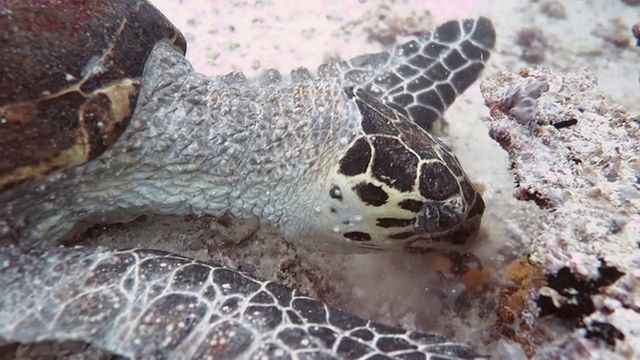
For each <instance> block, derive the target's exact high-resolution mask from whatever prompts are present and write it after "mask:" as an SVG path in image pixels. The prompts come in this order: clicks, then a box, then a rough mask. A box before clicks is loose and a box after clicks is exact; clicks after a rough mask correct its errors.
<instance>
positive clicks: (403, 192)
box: [322, 89, 485, 250]
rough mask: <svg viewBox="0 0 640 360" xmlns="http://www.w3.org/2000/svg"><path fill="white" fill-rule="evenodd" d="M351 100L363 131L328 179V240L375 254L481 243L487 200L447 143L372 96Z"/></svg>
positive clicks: (356, 93) (358, 93) (353, 94)
mask: <svg viewBox="0 0 640 360" xmlns="http://www.w3.org/2000/svg"><path fill="white" fill-rule="evenodd" d="M347 95H348V96H349V97H350V98H351V100H352V101H354V102H355V104H356V105H357V108H358V110H359V113H360V115H361V125H362V133H361V136H359V137H358V138H357V139H355V141H354V142H353V143H352V144H351V146H350V147H349V148H348V149H347V150H346V151H345V152H344V154H342V157H341V158H340V160H339V163H338V164H337V165H336V166H335V168H334V169H333V170H332V171H331V173H330V174H329V177H328V179H327V182H326V188H325V196H326V197H327V198H328V199H326V200H327V201H326V202H325V203H326V204H328V205H327V206H326V207H325V208H324V209H323V211H322V213H323V214H322V217H323V219H322V222H325V223H326V224H325V225H326V226H324V228H325V229H327V230H325V231H326V232H328V234H325V235H329V236H331V237H333V238H334V239H335V238H336V237H337V238H338V240H340V241H343V242H346V243H347V244H349V245H351V246H356V247H363V248H367V249H374V250H375V249H394V248H395V249H398V248H412V249H415V248H419V249H425V248H427V249H431V248H433V249H438V248H456V247H460V246H462V245H464V244H465V243H466V242H467V241H468V240H470V239H472V238H475V235H476V234H477V232H478V229H479V226H480V219H481V217H482V214H483V212H484V207H485V206H484V202H483V200H482V198H481V196H480V194H479V193H478V192H477V191H476V190H475V189H474V187H473V186H472V184H471V182H470V180H469V179H468V178H467V176H466V175H465V173H464V172H463V170H462V168H461V166H460V163H459V161H458V160H457V159H456V157H455V156H454V155H452V154H451V152H450V150H449V149H448V148H447V146H446V145H445V144H444V143H442V142H441V141H440V140H438V139H437V138H435V137H433V136H431V135H430V134H429V133H427V132H426V131H425V130H423V129H422V128H421V127H419V126H418V125H416V124H414V123H413V122H412V121H411V120H410V119H409V118H407V117H406V116H404V115H403V114H401V113H400V112H398V111H396V110H394V109H392V108H390V107H389V106H387V105H385V104H384V103H382V102H381V101H380V100H378V99H377V98H375V97H373V96H371V95H369V94H368V93H367V92H366V91H364V90H361V89H357V90H351V89H348V90H347Z"/></svg>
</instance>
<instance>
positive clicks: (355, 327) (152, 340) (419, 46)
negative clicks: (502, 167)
mask: <svg viewBox="0 0 640 360" xmlns="http://www.w3.org/2000/svg"><path fill="white" fill-rule="evenodd" d="M0 28H2V29H6V30H7V31H2V32H0V43H1V44H3V49H2V56H1V57H0V154H2V157H1V158H0V288H2V289H3V293H2V294H1V295H0V340H3V341H18V342H31V341H36V340H43V339H52V340H83V341H87V342H89V343H92V344H95V345H96V346H98V347H102V348H105V349H107V350H110V351H113V352H114V353H117V354H121V355H124V356H129V357H131V358H145V359H146V358H189V357H192V356H193V357H195V358H204V357H206V356H212V357H213V358H235V357H238V356H242V357H257V356H259V355H267V356H268V357H269V358H271V357H283V358H286V357H290V356H300V357H305V356H310V357H311V358H315V357H314V356H315V355H317V356H318V357H320V358H327V357H352V358H360V357H366V356H373V355H374V354H387V355H393V356H404V355H407V356H410V355H412V354H413V355H416V356H417V355H418V354H421V356H422V357H421V358H425V355H426V356H429V355H433V356H434V358H447V357H446V356H449V358H456V357H460V358H464V357H472V356H474V354H473V352H472V351H471V350H469V349H468V348H466V347H464V346H462V345H457V344H454V343H447V342H445V340H444V339H443V338H441V337H438V336H433V335H425V334H418V333H412V332H407V331H404V330H400V329H392V328H388V327H385V326H383V325H379V324H374V323H370V322H367V321H365V320H362V319H359V318H357V317H355V316H352V315H349V314H345V313H343V312H340V311H338V310H334V309H329V308H328V307H326V306H325V305H324V304H322V303H320V302H318V301H315V300H312V299H310V298H307V297H304V296H303V295H301V294H298V293H295V292H292V290H290V289H287V288H285V287H282V286H279V285H277V284H274V283H270V282H262V281H258V280H255V279H251V278H250V277H249V276H248V275H246V274H243V273H241V272H238V271H235V270H232V269H225V268H221V267H216V266H212V265H208V264H204V263H200V262H197V261H195V260H190V259H187V258H184V257H181V256H179V255H174V254H167V253H162V252H158V251H154V250H145V249H137V250H110V249H104V248H89V247H85V248H54V247H52V246H51V245H53V244H58V243H59V242H60V239H62V238H63V237H64V236H65V235H66V234H67V233H68V232H69V231H70V230H71V229H72V228H73V227H74V226H75V225H76V224H77V223H78V222H80V221H85V222H86V221H93V222H104V221H109V220H112V219H113V218H114V216H115V217H117V218H118V219H122V218H125V217H127V218H129V217H135V216H138V215H139V214H142V213H146V212H154V213H160V214H185V213H196V214H209V215H214V216H220V215H222V214H224V213H226V212H230V213H231V214H233V215H235V216H238V217H248V216H256V217H258V218H260V219H261V220H262V221H264V222H267V223H270V224H273V225H275V226H276V227H277V228H278V229H280V230H281V231H282V233H283V235H284V236H285V237H286V238H288V239H290V240H292V241H293V242H295V243H297V244H299V245H301V246H304V247H306V248H308V249H310V250H324V251H339V252H362V251H371V250H381V249H392V250H393V249H438V248H445V249H452V248H456V247H459V246H461V245H464V244H465V243H466V242H467V241H468V240H469V239H472V238H474V237H475V235H476V233H477V231H478V228H479V225H480V219H481V217H482V213H483V211H484V202H483V201H482V198H481V196H480V195H479V194H478V192H477V191H476V190H475V189H474V187H473V185H472V184H471V181H470V180H469V179H468V178H467V176H466V175H465V173H464V172H463V170H462V168H461V166H460V163H459V162H458V160H457V159H456V158H455V156H454V155H452V154H451V152H450V150H449V149H448V148H447V146H446V145H445V144H444V143H442V142H441V141H440V140H439V139H438V138H436V137H434V136H432V135H430V134H429V131H430V130H431V129H432V128H433V127H434V125H435V124H436V123H437V122H438V121H439V120H440V118H441V116H442V114H443V112H444V111H445V110H446V108H447V107H448V106H449V105H451V103H452V102H453V101H454V99H455V97H456V96H457V95H459V94H460V93H462V92H463V91H464V90H465V89H466V88H467V87H468V86H469V85H471V84H472V83H473V82H474V81H475V80H476V78H477V77H478V75H479V73H480V72H481V71H482V69H483V68H484V63H485V61H486V60H487V59H488V57H489V50H490V49H491V48H492V47H493V44H494V41H495V33H494V30H493V27H492V24H491V22H490V21H489V20H488V19H486V18H479V19H476V20H461V21H450V22H447V23H445V24H443V25H441V26H439V27H438V28H437V29H436V30H434V31H433V32H426V33H424V34H422V35H420V36H419V37H417V38H416V39H414V40H412V41H409V42H408V43H405V44H403V45H400V46H398V47H396V48H395V49H394V50H393V51H390V52H382V53H378V54H370V55H362V56H359V57H356V58H354V59H351V60H349V61H341V62H336V63H330V64H325V65H322V66H320V67H319V69H318V71H317V74H316V75H312V73H311V72H310V71H308V70H306V69H303V68H299V69H295V70H293V71H292V72H291V74H290V76H283V75H281V74H280V73H279V72H277V71H275V70H268V71H265V72H264V73H263V75H261V76H260V77H258V78H257V79H255V80H249V79H246V78H245V77H244V76H243V75H242V74H241V73H239V72H233V73H230V74H227V75H224V76H219V77H206V76H204V75H201V74H198V73H196V72H194V71H193V68H192V67H191V66H190V64H189V63H188V62H187V60H186V59H185V58H184V56H183V55H184V53H185V50H186V42H185V40H184V38H183V36H182V35H181V33H180V32H179V31H178V30H177V29H175V28H174V27H173V25H172V24H171V23H170V22H169V21H168V20H167V19H166V18H165V17H164V16H163V15H162V14H161V13H160V12H159V11H158V10H157V9H156V8H154V7H153V6H152V5H151V4H150V3H149V2H147V1H146V0H116V1H104V0H92V1H83V2H76V1H72V0H67V1H60V0H46V1H39V2H37V3H34V2H24V1H18V0H10V1H9V2H8V4H7V5H3V6H2V7H0ZM314 354H315V355H314ZM437 354H440V355H437ZM438 356H441V357H438Z"/></svg>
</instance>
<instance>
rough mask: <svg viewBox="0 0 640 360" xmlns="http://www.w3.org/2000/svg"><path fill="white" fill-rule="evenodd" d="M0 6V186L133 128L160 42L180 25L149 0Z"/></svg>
mask: <svg viewBox="0 0 640 360" xmlns="http://www.w3.org/2000/svg"><path fill="white" fill-rule="evenodd" d="M3 3H4V4H7V5H2V6H0V29H2V31H0V44H2V46H1V47H0V154H1V156H0V191H2V190H6V189H9V188H11V187H13V186H15V185H16V184H18V183H21V182H24V181H26V180H29V179H33V178H36V177H39V176H43V175H45V174H47V173H50V172H52V171H55V170H59V169H66V168H70V167H73V166H76V165H79V164H83V163H85V162H87V161H89V160H91V159H94V158H95V157H97V156H99V155H100V154H102V153H103V152H104V151H105V150H106V149H107V148H109V146H110V145H112V144H113V143H114V142H115V141H116V140H117V139H118V137H119V136H120V135H121V134H122V132H123V131H124V130H125V128H126V127H127V125H128V123H129V120H130V119H131V116H132V114H133V111H134V109H135V107H136V102H137V99H138V93H139V88H140V82H141V79H142V73H143V70H144V66H145V63H146V61H147V57H148V56H149V54H150V52H151V50H152V49H153V47H154V45H155V44H156V43H157V42H158V41H163V40H164V41H167V42H169V43H171V44H173V46H174V47H175V48H176V49H177V50H178V51H180V52H182V53H183V54H184V53H185V51H186V41H185V39H184V37H183V36H182V34H181V33H180V31H179V30H177V29H176V28H175V27H174V26H173V24H171V22H170V21H169V20H168V19H167V18H166V17H164V15H162V13H160V11H159V10H158V9H156V8H155V7H154V6H153V5H151V4H150V3H149V2H147V1H145V0H115V1H113V0H8V1H3Z"/></svg>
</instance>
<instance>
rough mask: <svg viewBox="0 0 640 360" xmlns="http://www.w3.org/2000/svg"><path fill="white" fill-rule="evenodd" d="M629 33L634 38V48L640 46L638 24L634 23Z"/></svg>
mask: <svg viewBox="0 0 640 360" xmlns="http://www.w3.org/2000/svg"><path fill="white" fill-rule="evenodd" d="M631 32H632V33H633V36H634V37H635V38H636V46H640V22H638V23H635V25H633V26H632V27H631Z"/></svg>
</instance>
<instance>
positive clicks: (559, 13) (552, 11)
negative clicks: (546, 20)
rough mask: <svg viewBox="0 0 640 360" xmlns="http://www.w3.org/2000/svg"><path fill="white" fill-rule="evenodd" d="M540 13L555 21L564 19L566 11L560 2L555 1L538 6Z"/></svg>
mask: <svg viewBox="0 0 640 360" xmlns="http://www.w3.org/2000/svg"><path fill="white" fill-rule="evenodd" d="M540 11H542V12H543V13H545V14H547V15H548V16H549V17H552V18H555V19H566V18H567V10H566V9H565V8H564V5H562V3H561V2H559V1H556V0H551V1H545V2H543V3H542V4H541V5H540Z"/></svg>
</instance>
